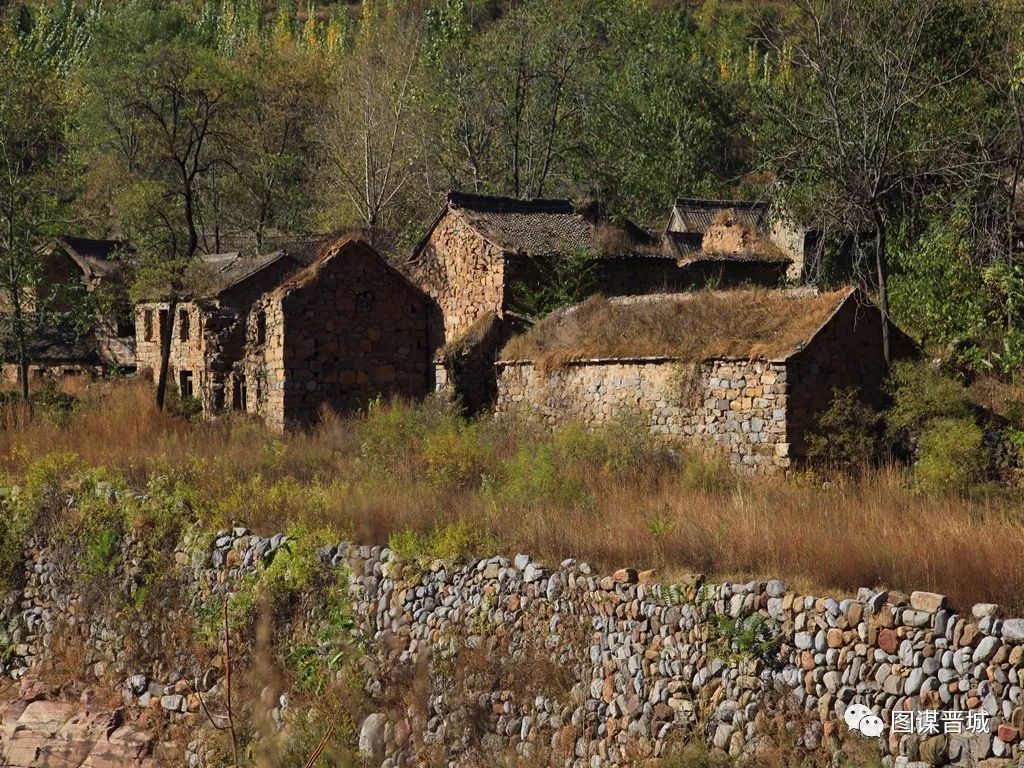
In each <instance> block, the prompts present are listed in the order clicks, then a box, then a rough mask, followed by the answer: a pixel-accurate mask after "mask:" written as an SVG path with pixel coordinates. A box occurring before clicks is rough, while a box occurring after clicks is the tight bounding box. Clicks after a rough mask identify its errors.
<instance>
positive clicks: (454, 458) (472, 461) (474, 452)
mask: <svg viewBox="0 0 1024 768" xmlns="http://www.w3.org/2000/svg"><path fill="white" fill-rule="evenodd" d="M423 459H424V461H426V464H427V479H428V480H429V481H430V484H431V485H432V486H434V487H435V488H438V489H439V490H456V489H460V488H479V487H480V485H481V483H482V481H483V478H484V476H485V475H487V474H488V472H489V471H490V470H492V468H493V466H494V461H495V456H494V447H493V445H492V444H491V442H490V441H489V440H487V439H486V436H485V435H483V431H482V430H481V429H480V425H479V424H476V423H474V424H464V423H461V422H454V423H452V424H451V425H449V426H447V427H446V428H444V429H439V430H437V431H435V432H431V433H429V434H428V435H427V436H426V437H425V439H424V440H423Z"/></svg>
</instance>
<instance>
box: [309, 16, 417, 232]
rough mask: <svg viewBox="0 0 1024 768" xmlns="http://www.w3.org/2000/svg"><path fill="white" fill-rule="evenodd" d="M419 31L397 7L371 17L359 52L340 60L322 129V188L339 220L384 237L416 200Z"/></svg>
mask: <svg viewBox="0 0 1024 768" xmlns="http://www.w3.org/2000/svg"><path fill="white" fill-rule="evenodd" d="M416 34H417V33H416V30H415V28H414V27H411V26H409V25H408V24H407V23H406V22H405V20H404V19H403V18H402V16H401V14H399V13H398V12H389V13H388V14H387V15H386V16H384V17H383V18H381V19H377V18H375V17H373V16H372V15H371V16H369V17H364V19H363V21H362V22H361V24H360V27H359V29H358V31H357V36H356V43H355V47H354V48H353V50H352V51H351V52H350V53H349V54H348V55H347V56H345V57H343V58H342V59H341V60H340V62H339V63H338V70H337V76H336V78H335V82H334V83H333V93H331V94H330V95H329V96H328V97H327V100H326V108H325V110H324V113H323V116H322V119H321V124H320V126H319V130H318V133H319V135H320V137H321V139H320V151H319V160H320V164H321V171H320V173H319V179H318V187H319V191H320V196H321V198H322V199H323V200H324V201H325V203H326V207H327V208H328V213H327V216H328V218H330V219H332V220H333V221H334V222H336V223H342V224H349V225H351V224H353V223H358V225H359V226H361V227H364V228H365V229H366V230H368V231H369V233H370V236H371V237H373V238H375V239H377V238H378V237H379V235H380V234H381V232H382V231H383V230H385V229H386V228H388V226H389V225H390V224H391V223H392V219H393V213H394V211H395V209H396V208H397V207H399V205H400V204H402V203H407V202H408V200H409V192H410V188H411V185H412V183H413V180H414V178H415V177H416V175H417V171H418V169H419V167H420V166H419V163H418V157H417V153H416V151H415V146H416V145H415V142H414V129H415V126H416V124H417V122H418V121H419V119H420V118H419V117H418V115H417V102H416V99H415V98H414V92H415V88H416V79H417V76H418V62H417V59H416V57H415V56H410V55H409V49H410V47H413V49H415V46H416Z"/></svg>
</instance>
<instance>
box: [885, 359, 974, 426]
mask: <svg viewBox="0 0 1024 768" xmlns="http://www.w3.org/2000/svg"><path fill="white" fill-rule="evenodd" d="M887 389H888V392H889V394H890V395H891V397H892V406H891V407H890V408H889V410H888V411H887V412H886V414H885V421H886V432H887V434H888V436H889V438H890V439H891V440H892V441H893V442H896V443H900V442H906V441H907V440H910V439H914V438H915V437H917V436H918V435H920V434H921V433H922V432H923V431H924V430H925V429H927V428H928V422H929V421H931V420H932V419H936V418H952V419H961V418H969V417H970V416H971V401H970V397H969V396H968V394H967V390H966V389H964V387H963V385H962V384H960V382H958V381H956V380H955V379H951V378H949V377H948V376H943V375H942V373H940V372H939V371H937V370H936V369H935V368H934V367H933V366H931V365H930V364H928V363H927V362H909V361H901V362H898V363H895V364H894V365H893V367H892V372H891V373H890V375H889V380H888V382H887Z"/></svg>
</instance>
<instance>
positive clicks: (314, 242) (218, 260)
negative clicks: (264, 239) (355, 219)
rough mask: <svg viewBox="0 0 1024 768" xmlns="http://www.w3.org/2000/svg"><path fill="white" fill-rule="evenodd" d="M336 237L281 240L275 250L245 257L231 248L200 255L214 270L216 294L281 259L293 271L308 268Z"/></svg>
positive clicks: (329, 235) (324, 236)
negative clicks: (223, 251) (291, 267)
mask: <svg viewBox="0 0 1024 768" xmlns="http://www.w3.org/2000/svg"><path fill="white" fill-rule="evenodd" d="M338 237H339V236H338V235H336V234H328V235H316V236H313V237H306V238H296V239H293V240H281V241H279V242H277V243H275V244H274V245H275V249H274V250H273V251H272V252H270V253H265V254H261V255H259V256H248V255H244V254H241V253H239V252H237V251H233V252H230V253H210V254H203V255H202V256H201V257H200V258H201V259H202V260H203V262H204V263H205V264H206V265H207V266H208V267H209V268H210V269H211V270H212V272H213V276H214V285H213V293H214V294H215V295H216V294H220V293H223V292H224V291H226V290H228V289H229V288H233V287H234V286H236V285H238V284H239V283H241V282H242V281H243V280H245V279H246V278H249V277H251V276H253V275H255V274H256V273H257V272H259V271H261V270H263V269H265V268H267V267H269V266H270V265H271V264H275V263H277V262H278V261H280V260H281V259H287V260H288V261H290V262H291V263H292V266H293V267H294V268H295V270H298V269H301V268H303V267H307V266H309V265H310V264H312V263H313V262H314V261H316V259H317V257H318V256H320V254H321V253H322V252H323V250H324V247H325V246H326V245H328V244H330V243H333V242H335V241H336V240H337V239H338Z"/></svg>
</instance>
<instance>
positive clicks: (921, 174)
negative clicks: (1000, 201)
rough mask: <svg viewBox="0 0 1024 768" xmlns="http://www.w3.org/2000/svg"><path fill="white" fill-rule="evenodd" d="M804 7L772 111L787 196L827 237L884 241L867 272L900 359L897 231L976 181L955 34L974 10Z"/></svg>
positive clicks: (878, 2) (963, 57)
mask: <svg viewBox="0 0 1024 768" xmlns="http://www.w3.org/2000/svg"><path fill="white" fill-rule="evenodd" d="M798 3H799V6H800V8H801V10H802V11H803V22H802V25H801V26H800V27H799V28H797V29H796V30H795V34H793V35H792V38H795V43H794V44H793V49H792V54H791V59H792V66H793V69H794V77H793V78H792V80H791V86H790V87H789V88H788V89H787V91H786V92H785V93H784V94H782V95H783V98H782V99H779V98H778V97H779V94H778V93H772V94H771V96H770V97H769V98H766V100H765V101H766V103H765V107H766V113H767V116H768V120H769V121H770V123H771V125H772V128H773V129H774V130H773V135H772V136H771V144H770V146H772V147H773V148H774V154H773V158H774V161H775V162H776V163H777V164H778V166H779V169H780V176H781V178H782V179H783V181H784V182H785V186H784V187H783V189H782V196H783V197H784V198H785V200H786V202H787V203H788V204H789V207H790V208H791V209H792V210H794V211H795V212H797V213H798V214H802V216H804V217H806V218H809V219H811V220H814V221H816V222H820V223H821V224H822V225H823V227H824V228H826V229H829V230H839V231H845V232H855V233H860V232H871V233H872V238H873V240H874V248H873V254H872V256H871V258H870V261H867V262H866V264H865V266H866V265H867V264H870V271H871V272H873V273H874V274H873V280H872V282H873V283H874V285H875V287H876V289H877V292H878V303H879V308H880V310H881V312H882V315H883V317H884V318H885V319H886V322H884V323H883V324H882V342H883V349H884V353H885V357H886V360H888V359H889V357H890V355H889V330H890V329H889V323H888V319H889V290H888V283H889V281H888V273H889V260H890V254H889V246H890V243H889V240H890V236H891V233H892V230H893V227H894V222H895V221H896V220H897V219H898V217H899V216H900V215H901V213H902V211H903V210H904V208H905V207H906V205H907V204H908V203H910V204H913V200H914V198H915V196H916V195H918V194H919V193H920V191H921V190H922V189H928V188H934V187H935V186H937V185H940V184H949V183H955V182H957V181H958V180H963V179H964V178H966V177H973V175H974V173H973V171H972V169H973V167H974V166H975V165H976V162H975V160H973V159H972V156H971V149H972V146H971V144H970V136H971V133H970V132H968V131H966V130H965V129H964V126H965V125H966V124H967V121H968V119H969V113H968V110H969V106H970V104H971V101H972V99H971V98H970V94H969V90H968V88H967V85H969V80H968V79H967V77H966V76H967V74H968V73H969V71H970V66H971V61H970V59H969V55H970V48H969V46H968V45H967V44H966V43H965V42H964V41H963V40H962V39H959V38H957V36H956V34H955V31H956V30H957V29H959V27H956V26H954V27H952V29H953V30H954V32H953V33H949V30H950V28H951V27H950V25H951V24H953V23H954V22H956V21H957V20H959V18H960V16H966V10H965V9H963V8H959V7H955V8H954V7H952V6H951V5H950V4H949V3H948V2H947V0H921V1H920V2H914V3H905V2H899V1H898V0H864V1H863V2H855V3H854V2H847V1H846V0H798ZM958 121H959V123H958ZM865 279H867V277H866V274H865Z"/></svg>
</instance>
